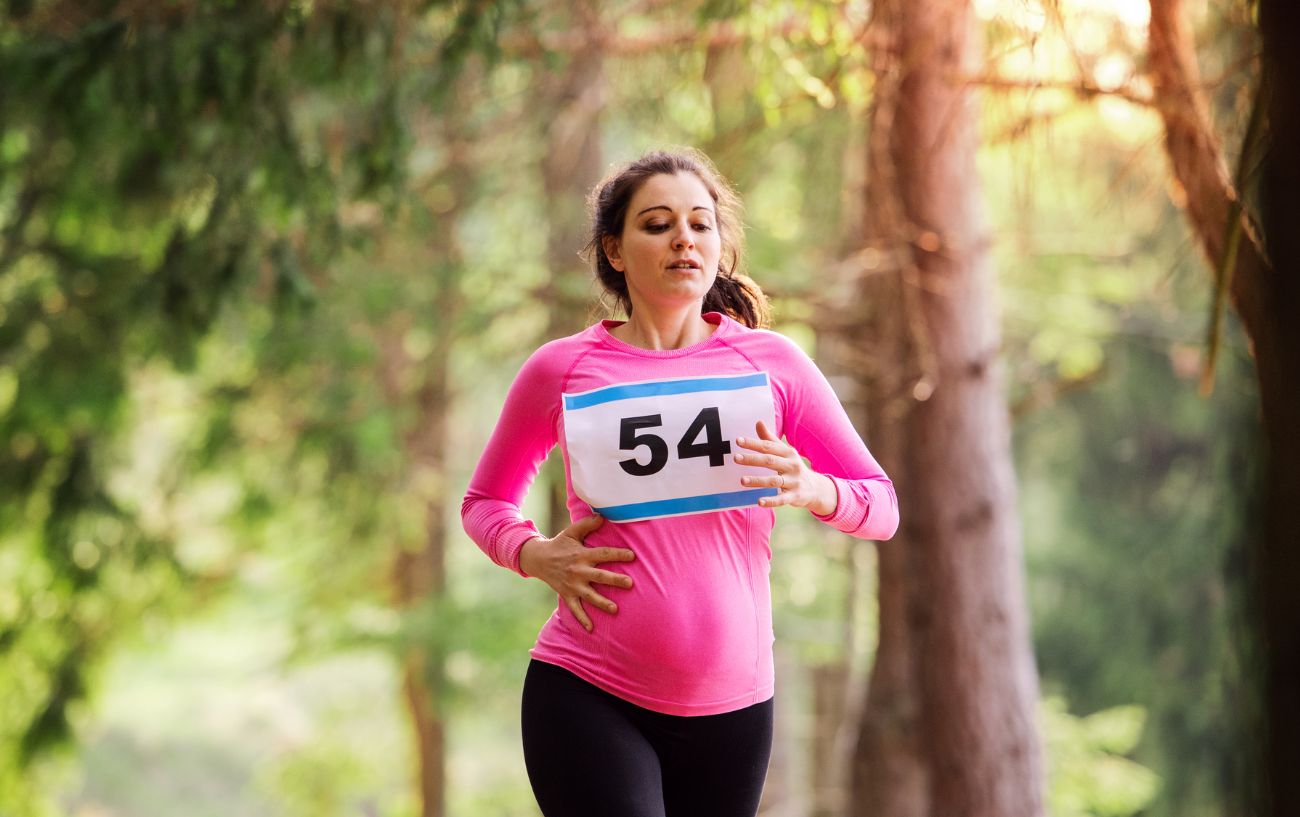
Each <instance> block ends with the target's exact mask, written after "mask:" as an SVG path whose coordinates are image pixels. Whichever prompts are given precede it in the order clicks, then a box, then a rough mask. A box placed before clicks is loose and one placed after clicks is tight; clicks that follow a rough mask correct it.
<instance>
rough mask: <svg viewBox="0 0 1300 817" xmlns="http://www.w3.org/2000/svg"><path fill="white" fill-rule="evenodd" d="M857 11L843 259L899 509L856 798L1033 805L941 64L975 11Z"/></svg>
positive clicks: (988, 277)
mask: <svg viewBox="0 0 1300 817" xmlns="http://www.w3.org/2000/svg"><path fill="white" fill-rule="evenodd" d="M875 13H876V15H877V18H876V20H875V21H874V22H873V26H874V27H876V28H877V30H876V31H875V42H877V43H878V46H877V48H878V50H879V51H880V54H879V59H881V60H883V61H884V62H883V63H881V64H879V65H878V66H877V74H876V75H877V77H878V78H879V79H878V82H879V84H878V86H877V88H876V99H875V107H874V110H873V118H872V123H871V127H872V133H871V138H870V140H869V151H870V156H869V162H868V175H869V179H868V202H867V204H868V207H867V211H868V224H867V233H868V235H867V242H868V245H867V251H865V252H863V253H861V254H860V256H859V257H860V258H862V259H863V263H864V266H869V267H870V266H871V265H872V264H874V268H869V269H867V270H864V272H865V273H867V276H866V280H867V282H868V284H867V286H865V287H864V293H863V294H864V301H865V302H864V307H863V308H864V309H865V310H866V311H867V315H868V317H867V320H866V321H864V329H865V331H864V343H870V344H873V346H872V347H871V348H870V349H869V350H868V351H869V352H870V354H871V357H872V358H874V359H875V360H876V361H878V363H877V364H876V365H875V366H874V367H869V368H868V387H869V388H870V389H871V391H872V392H873V396H872V397H871V398H870V400H869V405H870V406H871V409H870V410H871V411H872V415H873V416H872V417H870V418H869V422H868V427H869V428H870V429H871V432H870V433H871V436H870V439H871V441H872V446H873V450H874V451H878V452H881V453H882V454H883V458H882V462H884V463H885V467H886V468H887V469H889V472H890V474H891V476H892V478H893V479H894V482H895V485H896V487H897V489H898V496H899V506H900V509H901V512H902V524H901V527H900V532H899V536H898V538H897V540H896V541H894V542H889V543H885V544H883V545H881V547H880V570H879V575H880V585H881V586H880V604H881V609H880V620H881V625H880V626H881V632H880V646H879V648H878V652H877V658H876V662H877V663H876V666H875V668H874V670H873V674H872V679H871V686H870V688H869V690H868V693H867V702H866V712H865V716H864V719H863V724H862V733H861V738H860V743H859V750H858V755H857V760H856V765H855V768H856V769H857V771H858V775H857V779H856V780H855V792H856V796H855V809H856V811H855V813H857V814H862V815H868V814H870V815H886V814H888V815H922V814H931V815H936V816H937V815H942V816H943V817H955V816H959V815H969V816H970V817H1010V816H1013V815H1014V816H1017V817H1018V816H1019V815H1039V814H1042V813H1043V792H1042V777H1043V767H1042V760H1041V751H1040V747H1039V741H1038V736H1037V728H1036V720H1035V708H1036V704H1037V699H1038V682H1037V674H1036V671H1035V668H1034V663H1033V656H1032V650H1031V646H1030V633H1029V623H1028V614H1027V611H1026V606H1025V602H1024V587H1023V579H1022V565H1021V562H1022V558H1021V546H1020V531H1019V525H1018V521H1017V517H1016V496H1015V480H1014V473H1013V470H1012V464H1011V445H1010V427H1009V417H1008V412H1007V407H1006V403H1005V395H1004V392H1003V385H1002V374H1001V367H1000V362H999V359H998V353H999V344H1000V338H999V334H998V329H997V315H996V311H995V306H994V301H993V291H992V290H993V279H992V270H991V266H990V261H989V236H988V233H987V229H988V228H987V225H986V223H985V220H984V216H983V207H982V201H981V192H980V186H979V182H978V174H977V172H976V168H975V150H976V147H977V143H978V139H977V134H976V129H975V124H976V120H975V115H974V107H973V100H972V99H971V96H970V93H969V91H968V90H967V89H966V88H965V87H963V86H961V85H959V84H957V83H955V82H954V80H953V78H954V77H959V76H969V75H971V74H972V73H973V72H972V70H971V69H972V68H973V64H974V63H975V62H976V60H977V56H978V55H977V53H976V50H975V45H974V39H973V34H974V30H973V24H974V19H973V13H972V11H971V9H970V7H969V3H967V2H959V1H958V0H925V1H924V2H917V1H916V0H912V1H911V2H905V1H904V0H888V1H887V2H881V3H878V4H877V5H876V10H875ZM892 355H899V358H898V359H896V360H889V359H888V358H887V357H885V356H892ZM891 367H894V370H893V371H891V370H890V368H891ZM914 758H915V759H914Z"/></svg>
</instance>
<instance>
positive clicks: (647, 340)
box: [609, 304, 717, 350]
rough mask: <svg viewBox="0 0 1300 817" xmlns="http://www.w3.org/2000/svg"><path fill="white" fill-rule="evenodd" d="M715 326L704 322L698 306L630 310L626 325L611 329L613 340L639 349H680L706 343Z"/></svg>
mask: <svg viewBox="0 0 1300 817" xmlns="http://www.w3.org/2000/svg"><path fill="white" fill-rule="evenodd" d="M715 329H717V327H716V326H715V325H713V324H711V323H709V322H708V321H706V320H704V318H703V316H702V315H701V314H700V304H695V305H694V306H692V307H691V308H690V309H688V310H681V311H673V312H671V313H666V312H662V311H660V312H656V311H655V310H651V309H644V308H642V309H636V308H633V310H632V314H631V315H629V316H628V319H627V323H624V324H621V325H619V326H615V327H612V328H611V329H610V330H609V331H610V334H612V335H613V336H614V337H616V338H618V339H619V340H621V341H623V342H624V343H626V344H628V345H630V346H636V347H639V348H641V349H655V350H664V349H681V348H684V347H686V346H694V345H695V344H697V343H700V342H701V341H704V340H706V339H707V338H708V337H709V336H710V335H712V334H713V332H714V330H715Z"/></svg>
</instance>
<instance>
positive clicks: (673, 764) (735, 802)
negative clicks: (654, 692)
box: [645, 699, 773, 817]
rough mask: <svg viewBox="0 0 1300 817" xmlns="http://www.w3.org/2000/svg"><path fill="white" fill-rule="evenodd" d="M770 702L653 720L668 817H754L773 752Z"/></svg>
mask: <svg viewBox="0 0 1300 817" xmlns="http://www.w3.org/2000/svg"><path fill="white" fill-rule="evenodd" d="M772 707H773V703H772V700H770V699H769V700H767V701H764V702H763V703H760V704H754V705H753V706H749V707H746V708H745V709H740V710H737V711H735V712H726V713H723V714H721V715H701V716H696V717H689V718H674V717H672V716H669V715H664V716H660V717H657V718H655V719H654V723H653V725H652V726H650V727H647V728H646V730H645V731H646V734H648V735H649V736H650V739H651V742H652V743H653V744H654V747H655V750H656V753H657V754H658V756H659V763H660V767H661V768H662V770H663V798H664V807H665V812H666V814H667V817H696V815H699V817H706V815H707V817H754V815H755V814H756V813H757V812H758V804H759V800H760V799H761V797H762V795H763V782H764V780H765V779H766V777H767V765H768V760H769V758H770V757H771V754H772V714H773V709H772Z"/></svg>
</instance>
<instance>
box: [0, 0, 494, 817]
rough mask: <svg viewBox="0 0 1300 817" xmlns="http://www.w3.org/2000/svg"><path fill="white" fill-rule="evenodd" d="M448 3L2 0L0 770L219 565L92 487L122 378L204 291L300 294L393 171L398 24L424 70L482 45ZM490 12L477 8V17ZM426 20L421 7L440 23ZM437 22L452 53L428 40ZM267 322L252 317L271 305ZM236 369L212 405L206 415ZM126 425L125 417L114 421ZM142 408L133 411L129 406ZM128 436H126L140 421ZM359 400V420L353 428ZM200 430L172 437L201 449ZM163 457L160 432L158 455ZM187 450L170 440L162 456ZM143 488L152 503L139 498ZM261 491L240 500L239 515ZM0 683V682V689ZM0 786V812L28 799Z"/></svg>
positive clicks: (106, 471) (123, 396) (448, 66)
mask: <svg viewBox="0 0 1300 817" xmlns="http://www.w3.org/2000/svg"><path fill="white" fill-rule="evenodd" d="M476 9H477V7H476V6H473V5H466V6H464V7H460V6H457V5H454V4H446V5H443V4H431V5H430V6H429V7H428V8H422V7H418V6H410V5H408V4H396V3H394V4H387V3H385V4H378V5H375V6H367V7H365V8H364V9H363V8H359V7H356V6H353V5H351V4H345V3H307V4H272V5H266V4H243V5H240V4H230V3H226V2H216V1H215V0H212V1H207V0H205V1H204V2H197V3H190V4H181V5H168V6H165V7H158V8H152V7H145V6H132V5H129V4H117V3H112V2H108V3H103V4H100V6H99V8H98V9H95V10H90V9H83V10H81V11H78V12H76V13H72V12H69V11H68V9H67V8H65V7H64V4H58V3H31V4H10V5H9V6H8V10H7V14H8V16H9V18H10V19H9V21H8V22H7V23H6V24H5V27H4V29H3V30H2V31H0V75H3V76H4V78H5V80H4V83H3V84H2V85H0V235H3V243H2V244H0V405H2V406H3V413H0V440H3V441H4V443H3V448H2V449H0V547H2V548H3V551H0V553H2V554H3V559H0V586H2V587H3V588H4V591H3V593H4V595H3V597H0V651H3V657H4V661H3V662H2V663H0V685H2V686H3V687H4V688H5V689H6V691H7V692H6V695H5V699H6V700H5V706H4V708H3V709H2V710H0V768H3V769H4V770H6V772H5V773H6V774H7V773H8V770H11V769H12V770H21V769H23V768H25V767H26V766H27V765H28V764H29V763H30V762H31V761H32V759H33V758H35V757H37V756H38V755H39V754H40V753H42V752H43V751H44V750H46V749H48V748H49V747H51V746H53V745H55V744H56V743H57V742H59V741H60V740H61V739H62V738H63V737H64V736H65V735H66V734H67V731H68V718H69V707H70V706H71V705H72V704H73V703H74V702H75V701H77V700H78V699H79V698H81V697H82V696H83V695H84V694H85V693H86V691H87V689H88V686H89V678H88V675H89V673H91V672H92V671H93V667H94V666H95V664H96V662H97V660H98V659H99V658H100V657H101V656H102V655H104V654H105V652H106V651H107V650H108V649H109V647H110V646H111V645H112V644H113V643H114V640H115V638H116V637H117V636H119V635H120V634H121V633H123V632H126V631H130V630H131V629H132V628H133V627H135V626H136V625H137V623H138V622H139V620H140V618H141V616H143V615H145V614H146V611H148V614H161V613H165V612H166V611H167V610H168V609H169V608H171V607H174V606H175V605H176V604H180V603H182V602H183V603H190V602H192V601H194V600H195V598H196V597H194V596H189V595H187V596H186V599H187V600H182V599H181V597H180V595H179V594H180V593H181V591H182V590H183V589H184V590H187V591H188V590H190V589H193V588H195V587H199V588H201V587H204V586H205V584H211V583H213V582H218V583H219V582H220V581H221V579H222V577H221V576H220V575H211V576H208V577H207V578H206V580H205V577H204V576H203V575H202V571H196V570H195V569H194V567H193V566H192V565H186V564H185V563H184V561H185V560H184V559H183V558H182V557H181V555H180V550H181V549H182V548H184V547H186V546H187V545H186V543H184V542H183V541H181V536H180V533H181V532H180V531H179V530H177V529H176V528H174V527H171V526H170V525H168V524H167V523H166V522H165V520H163V519H162V518H161V517H160V516H159V514H158V513H157V512H156V507H157V505H158V503H162V507H166V505H167V503H168V502H169V501H170V496H171V493H172V491H173V490H178V485H179V484H180V483H181V482H182V481H183V479H184V475H185V474H187V473H189V470H188V469H187V468H186V467H185V466H184V465H183V464H181V463H183V460H181V461H180V462H178V463H174V464H173V467H174V469H175V470H173V471H172V472H171V473H165V472H164V473H162V474H159V475H157V476H160V477H162V479H161V481H160V482H159V483H158V484H157V488H158V490H157V492H156V493H154V494H152V495H150V496H149V497H147V502H148V503H149V506H141V505H138V504H135V503H133V502H132V501H130V500H126V499H124V498H123V496H122V495H121V492H120V491H115V490H114V489H113V487H112V485H111V481H112V478H113V472H114V469H115V468H116V467H118V466H120V463H121V461H122V459H123V458H124V457H129V456H130V455H129V453H124V446H123V440H122V436H123V433H124V431H125V430H126V429H128V428H130V423H129V422H128V411H127V407H128V405H129V401H130V400H131V399H132V390H133V389H136V388H139V387H140V385H141V384H140V383H139V382H135V381H134V380H133V379H135V378H136V373H138V372H139V371H140V370H142V369H143V368H144V367H145V366H147V365H149V364H150V362H151V361H155V360H163V361H166V362H168V363H169V364H171V365H173V366H176V367H179V368H181V369H183V370H192V369H194V367H195V366H196V365H197V363H198V355H199V347H200V343H201V341H202V339H203V337H204V336H205V335H206V334H207V333H208V332H210V331H211V329H212V328H213V326H214V325H215V322H216V320H217V319H218V316H219V314H220V313H221V310H222V307H223V305H224V304H226V303H227V302H229V301H230V300H231V299H232V298H234V299H239V298H244V297H248V296H249V295H253V296H254V297H259V298H262V299H264V300H265V301H266V302H268V303H269V304H270V305H271V307H272V308H273V310H274V314H275V315H276V316H282V315H285V314H287V313H289V312H291V311H293V310H299V309H301V308H304V307H306V306H308V305H310V304H311V303H312V302H313V300H314V299H315V298H316V296H317V291H316V290H317V287H318V286H319V285H320V282H321V270H322V269H323V267H324V266H325V265H326V264H328V263H329V262H330V261H331V259H332V258H333V257H334V256H335V254H336V253H337V252H339V251H340V250H341V249H342V248H343V247H345V246H347V245H348V243H349V242H351V241H352V240H353V235H354V231H353V230H352V229H350V228H349V226H348V224H347V223H346V218H345V216H346V214H347V213H348V212H349V209H348V208H350V207H353V208H354V207H356V206H357V205H358V204H366V203H372V204H378V205H380V206H391V203H392V202H393V201H395V199H396V197H397V194H398V192H399V190H400V188H401V186H402V185H403V184H404V175H405V170H406V164H405V158H406V155H407V153H408V143H407V137H406V135H405V130H406V128H407V127H408V123H407V119H406V111H405V109H404V108H403V107H401V104H399V101H400V100H404V98H405V97H404V96H403V93H404V91H403V80H404V78H405V77H406V76H408V74H406V73H405V72H403V71H401V70H400V69H398V68H397V66H396V63H395V60H396V58H397V55H398V54H399V53H402V45H403V44H404V40H405V38H406V37H407V31H408V29H410V28H412V27H417V28H420V29H421V31H422V32H423V31H428V32H433V34H432V35H429V34H423V33H422V35H421V36H422V39H420V38H416V39H417V42H422V43H424V44H426V45H427V46H428V50H426V51H424V52H422V53H423V54H424V57H422V59H424V58H427V59H429V61H430V62H431V63H433V64H434V65H436V66H437V67H438V68H439V70H440V72H441V73H440V74H439V75H440V76H442V77H451V76H453V75H454V73H455V71H456V70H458V69H459V66H460V64H461V63H463V61H464V58H465V55H466V53H468V51H467V50H468V49H473V48H476V47H480V46H482V44H483V42H484V36H485V35H484V34H483V33H481V32H480V28H481V26H480V23H481V17H482V14H481V13H480V12H479V11H477V10H476ZM503 13H505V12H504V11H503V10H501V9H500V8H497V9H496V10H494V11H493V12H492V14H493V15H496V16H500V15H501V14H503ZM446 18H450V22H447V23H445V24H444V22H443V21H444V19H446ZM431 36H432V37H444V38H446V40H447V41H448V42H452V43H454V44H456V48H457V49H458V50H455V53H447V54H444V53H442V52H440V51H439V50H438V48H437V45H438V43H439V42H440V41H439V40H436V39H431ZM275 319H277V318H272V320H275ZM241 394H242V392H241V390H240V388H239V387H236V388H232V389H227V390H226V391H224V392H223V396H224V398H225V400H224V402H225V405H223V401H221V400H218V401H215V403H214V409H215V412H214V415H213V417H212V424H213V428H219V427H221V426H222V424H223V423H225V422H228V421H229V419H230V409H229V404H230V403H232V402H235V401H237V400H238V399H239V397H240V396H241ZM129 419H130V420H135V419H136V418H129ZM146 425H147V424H146ZM145 433H146V434H147V433H148V432H145ZM385 433H386V430H385V427H384V425H383V418H382V416H379V417H377V418H375V419H374V420H373V421H371V422H370V423H369V424H366V425H364V426H362V427H361V428H360V429H359V430H358V435H359V443H360V445H362V446H370V447H373V446H374V444H375V439H376V437H377V436H378V435H383V434H385ZM220 445H221V438H220V435H212V436H210V437H209V438H208V441H207V446H206V448H205V449H203V450H200V451H197V452H195V454H196V455H197V456H198V457H199V460H198V461H199V462H200V463H201V462H202V461H203V460H204V459H206V460H208V461H212V460H213V459H214V457H215V451H216V449H217V448H219V447H220ZM173 453H176V452H173ZM187 453H189V452H187V451H186V450H185V448H184V446H182V447H181V448H180V451H179V454H180V456H181V457H184V456H185V455H186V454H187ZM149 507H154V508H155V511H153V512H149ZM259 507H264V506H262V505H261V504H260V500H259V498H258V497H257V496H251V497H249V498H248V501H247V503H246V505H245V511H246V513H248V514H256V513H258V511H257V509H258V508H259ZM11 690H12V693H10V692H9V691H11ZM35 802H36V801H35V800H33V799H32V798H29V797H26V796H24V795H23V794H21V793H20V792H19V789H18V788H16V787H15V788H11V787H0V810H9V809H17V810H18V811H17V812H16V813H26V812H25V811H23V809H29V810H30V809H36V808H38V806H37V805H34V803H35Z"/></svg>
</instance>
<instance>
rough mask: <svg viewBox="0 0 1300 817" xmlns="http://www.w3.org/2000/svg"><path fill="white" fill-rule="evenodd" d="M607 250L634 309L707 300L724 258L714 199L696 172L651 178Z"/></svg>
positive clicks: (609, 239) (606, 244)
mask: <svg viewBox="0 0 1300 817" xmlns="http://www.w3.org/2000/svg"><path fill="white" fill-rule="evenodd" d="M604 249H605V255H606V256H607V257H608V258H609V262H610V264H611V265H613V267H614V269H616V270H619V271H620V272H622V273H623V275H624V277H625V278H626V279H627V291H628V296H629V297H630V298H631V299H632V305H633V308H634V309H635V308H642V307H644V308H649V309H657V308H670V309H671V308H674V307H681V306H683V305H689V304H690V303H692V302H698V301H702V300H703V299H704V296H705V295H706V294H707V293H708V291H709V289H710V288H711V287H712V286H713V280H714V278H716V277H717V274H718V262H719V260H720V259H721V257H722V239H721V237H720V236H719V235H718V222H717V213H716V211H715V209H714V206H713V197H712V196H710V195H709V191H708V188H706V187H705V186H704V183H703V182H701V181H700V179H699V177H698V176H696V175H695V174H694V173H676V174H673V175H668V174H665V173H661V174H658V175H655V176H651V177H650V178H648V179H646V180H645V183H643V184H642V185H641V189H639V190H637V191H636V193H635V194H633V196H632V201H631V202H630V203H629V205H628V208H627V216H626V218H625V219H624V221H623V233H622V235H620V236H619V237H618V238H617V239H616V238H614V237H613V236H606V237H605V240H604Z"/></svg>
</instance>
